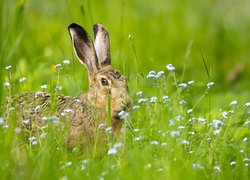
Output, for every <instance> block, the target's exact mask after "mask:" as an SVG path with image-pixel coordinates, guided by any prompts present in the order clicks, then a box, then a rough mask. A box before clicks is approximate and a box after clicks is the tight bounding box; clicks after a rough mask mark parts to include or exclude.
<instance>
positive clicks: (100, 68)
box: [68, 23, 132, 119]
mask: <svg viewBox="0 0 250 180" xmlns="http://www.w3.org/2000/svg"><path fill="white" fill-rule="evenodd" d="M68 29H69V33H70V36H71V40H72V43H73V47H74V50H75V53H76V55H77V57H78V59H79V60H80V62H81V63H82V64H84V65H85V66H86V68H87V70H88V75H89V92H88V93H87V100H88V101H89V103H91V105H93V106H95V107H98V108H101V109H102V110H103V111H107V110H108V107H109V104H110V107H111V113H112V116H113V118H115V119H119V117H118V113H119V112H120V111H122V110H126V109H127V108H129V107H130V106H131V104H132V101H131V99H130V97H129V93H128V86H127V78H126V77H125V76H124V75H122V74H121V73H120V72H119V71H117V70H114V69H113V68H112V67H111V58H110V43H109V34H108V31H107V30H106V28H105V27H104V26H103V25H101V24H96V25H94V27H93V30H94V36H95V41H94V43H93V42H92V40H91V38H90V37H89V35H88V33H87V31H86V30H85V29H84V28H82V27H81V26H79V25H77V24H75V23H73V24H71V25H70V26H69V27H68Z"/></svg>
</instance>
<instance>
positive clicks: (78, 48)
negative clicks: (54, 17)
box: [68, 23, 100, 74]
mask: <svg viewBox="0 0 250 180" xmlns="http://www.w3.org/2000/svg"><path fill="white" fill-rule="evenodd" d="M68 30H69V33H70V37H71V40H72V43H73V47H74V50H75V53H76V55H77V57H78V58H79V60H80V62H81V63H82V64H84V65H85V66H86V67H87V69H88V71H89V73H90V74H93V73H94V72H96V71H97V70H99V68H100V67H99V62H98V59H97V56H96V52H95V48H94V45H93V42H92V40H91V38H90V37H89V35H88V33H87V31H86V30H85V29H84V28H83V27H81V26H79V25H77V24H75V23H73V24H71V25H70V26H69V27H68Z"/></svg>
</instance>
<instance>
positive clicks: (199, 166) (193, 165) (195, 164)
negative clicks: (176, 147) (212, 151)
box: [192, 163, 204, 169]
mask: <svg viewBox="0 0 250 180" xmlns="http://www.w3.org/2000/svg"><path fill="white" fill-rule="evenodd" d="M192 167H193V169H204V167H203V166H202V165H200V164H197V163H193V164H192Z"/></svg>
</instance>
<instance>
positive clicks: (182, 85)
mask: <svg viewBox="0 0 250 180" xmlns="http://www.w3.org/2000/svg"><path fill="white" fill-rule="evenodd" d="M178 87H182V88H186V87H187V84H186V83H181V84H179V85H178Z"/></svg>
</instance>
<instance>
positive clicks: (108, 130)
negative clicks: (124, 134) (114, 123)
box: [105, 127, 113, 134]
mask: <svg viewBox="0 0 250 180" xmlns="http://www.w3.org/2000/svg"><path fill="white" fill-rule="evenodd" d="M105 132H106V133H110V134H111V133H112V132H113V129H112V127H107V128H106V129H105Z"/></svg>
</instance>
